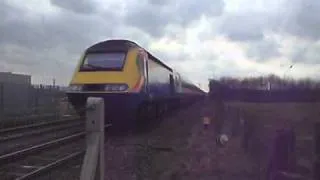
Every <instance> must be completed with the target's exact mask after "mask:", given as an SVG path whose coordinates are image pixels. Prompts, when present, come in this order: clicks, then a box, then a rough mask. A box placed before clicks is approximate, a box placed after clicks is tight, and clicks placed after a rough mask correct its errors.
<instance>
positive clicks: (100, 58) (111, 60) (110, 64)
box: [81, 52, 126, 70]
mask: <svg viewBox="0 0 320 180" xmlns="http://www.w3.org/2000/svg"><path fill="white" fill-rule="evenodd" d="M125 57H126V54H125V53H118V52H117V53H90V54H87V55H86V57H85V60H84V61H83V64H82V66H81V70H100V69H121V68H122V66H123V64H124V60H125Z"/></svg>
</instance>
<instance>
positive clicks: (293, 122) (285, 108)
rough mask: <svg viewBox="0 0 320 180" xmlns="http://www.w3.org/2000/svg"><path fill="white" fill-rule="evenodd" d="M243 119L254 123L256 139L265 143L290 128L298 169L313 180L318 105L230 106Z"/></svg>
mask: <svg viewBox="0 0 320 180" xmlns="http://www.w3.org/2000/svg"><path fill="white" fill-rule="evenodd" d="M229 105H230V106H234V107H237V108H240V109H241V110H242V112H243V114H244V118H247V119H251V120H252V121H255V123H256V128H257V129H259V130H258V132H259V137H260V139H263V140H264V141H266V140H267V138H269V137H270V136H272V133H273V132H274V130H275V129H279V128H282V127H292V128H293V129H294V131H295V133H296V156H297V163H298V164H299V166H300V167H301V168H300V170H301V171H303V172H301V173H303V174H304V175H305V176H306V177H308V178H311V177H312V162H313V159H314V155H313V149H314V148H313V133H314V132H313V127H314V124H315V123H316V122H320V111H319V110H320V103H241V102H235V103H230V104H229Z"/></svg>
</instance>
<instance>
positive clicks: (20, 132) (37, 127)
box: [0, 118, 84, 143]
mask: <svg viewBox="0 0 320 180" xmlns="http://www.w3.org/2000/svg"><path fill="white" fill-rule="evenodd" d="M79 125H84V122H83V121H80V120H79V119H78V118H70V119H64V120H56V121H53V122H45V123H37V124H31V125H24V126H18V127H12V128H6V129H0V143H2V142H6V141H9V140H14V139H18V138H21V137H26V136H33V135H39V134H43V133H48V132H53V131H57V130H61V129H66V128H70V127H74V126H79Z"/></svg>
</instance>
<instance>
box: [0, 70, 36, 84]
mask: <svg viewBox="0 0 320 180" xmlns="http://www.w3.org/2000/svg"><path fill="white" fill-rule="evenodd" d="M0 83H12V84H25V85H31V75H25V74H14V73H12V72H0Z"/></svg>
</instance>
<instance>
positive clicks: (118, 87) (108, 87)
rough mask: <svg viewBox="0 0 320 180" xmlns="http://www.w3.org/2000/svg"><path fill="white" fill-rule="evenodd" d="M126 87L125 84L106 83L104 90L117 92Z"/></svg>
mask: <svg viewBox="0 0 320 180" xmlns="http://www.w3.org/2000/svg"><path fill="white" fill-rule="evenodd" d="M127 89H128V85H127V84H106V85H105V86H104V90H105V91H113V92H117V91H125V90H127Z"/></svg>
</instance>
